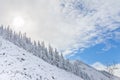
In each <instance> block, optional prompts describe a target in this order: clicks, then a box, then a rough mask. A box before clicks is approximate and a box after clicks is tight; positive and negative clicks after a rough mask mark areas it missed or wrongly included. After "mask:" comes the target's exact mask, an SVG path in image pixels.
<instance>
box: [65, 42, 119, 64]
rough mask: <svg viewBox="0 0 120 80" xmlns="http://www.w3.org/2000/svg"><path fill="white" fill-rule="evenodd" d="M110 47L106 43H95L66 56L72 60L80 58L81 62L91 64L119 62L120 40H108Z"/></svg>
mask: <svg viewBox="0 0 120 80" xmlns="http://www.w3.org/2000/svg"><path fill="white" fill-rule="evenodd" d="M108 44H110V48H108V49H107V47H109V46H108V45H106V44H103V43H101V44H97V45H95V46H92V47H90V48H87V49H85V50H84V51H82V52H81V51H79V50H78V51H77V53H76V54H74V55H72V56H67V58H69V59H71V60H74V59H78V60H82V61H83V62H85V63H87V64H90V65H92V64H93V63H96V62H100V63H102V64H104V65H108V64H113V63H114V62H115V63H116V64H118V63H120V42H116V41H114V40H108Z"/></svg>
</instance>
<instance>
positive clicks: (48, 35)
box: [0, 0, 120, 54]
mask: <svg viewBox="0 0 120 80" xmlns="http://www.w3.org/2000/svg"><path fill="white" fill-rule="evenodd" d="M0 5H1V7H0V10H1V13H0V14H1V15H0V22H1V24H5V25H8V24H9V25H12V24H11V23H12V20H13V18H14V17H16V16H22V17H23V18H24V20H25V25H24V27H22V28H15V27H14V28H15V29H16V30H17V31H18V30H21V31H22V32H26V33H27V34H28V36H30V37H32V39H35V40H44V41H45V42H47V43H51V44H52V45H53V46H54V47H57V48H58V49H59V50H60V51H62V52H64V54H69V53H73V52H75V51H77V50H78V49H80V50H84V49H85V48H88V47H91V46H94V45H96V44H99V43H103V42H105V41H106V40H107V39H111V38H113V37H114V35H116V32H119V31H117V30H116V29H118V28H120V26H119V25H120V8H119V7H120V1H119V0H114V1H113V0H100V1H99V0H52V1H50V0H34V1H33V0H19V1H18V0H12V1H11V0H6V1H5V0H0ZM117 35H118V34H117Z"/></svg>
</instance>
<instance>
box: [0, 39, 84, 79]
mask: <svg viewBox="0 0 120 80" xmlns="http://www.w3.org/2000/svg"><path fill="white" fill-rule="evenodd" d="M0 80H83V79H81V78H80V77H78V76H75V75H74V74H72V73H69V72H66V71H64V70H62V69H59V68H57V67H55V66H52V65H50V64H48V63H47V62H44V61H43V60H41V59H40V58H38V57H36V56H34V55H32V54H31V53H28V52H26V51H25V50H23V49H21V48H19V47H17V46H16V45H14V44H12V43H11V42H9V41H6V40H4V39H3V38H1V37H0Z"/></svg>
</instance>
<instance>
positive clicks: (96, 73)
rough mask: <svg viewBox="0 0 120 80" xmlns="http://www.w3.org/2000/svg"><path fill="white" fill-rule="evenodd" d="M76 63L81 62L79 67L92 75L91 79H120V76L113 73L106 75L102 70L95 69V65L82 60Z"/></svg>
mask: <svg viewBox="0 0 120 80" xmlns="http://www.w3.org/2000/svg"><path fill="white" fill-rule="evenodd" d="M76 63H78V64H79V69H80V70H81V71H82V72H84V73H87V74H88V76H90V79H91V80H96V79H97V80H111V79H112V80H120V79H119V78H117V77H114V76H112V75H109V76H107V75H105V74H103V73H102V72H100V71H98V70H96V69H94V68H93V67H91V66H89V65H87V64H85V63H83V62H81V61H77V62H76Z"/></svg>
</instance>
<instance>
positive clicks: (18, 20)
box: [13, 16, 24, 27]
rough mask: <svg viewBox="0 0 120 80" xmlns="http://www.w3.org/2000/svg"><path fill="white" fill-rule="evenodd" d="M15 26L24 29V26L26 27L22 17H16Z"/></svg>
mask: <svg viewBox="0 0 120 80" xmlns="http://www.w3.org/2000/svg"><path fill="white" fill-rule="evenodd" d="M13 25H14V26H15V27H22V26H24V19H23V18H22V17H20V16H18V17H15V18H14V19H13Z"/></svg>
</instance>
